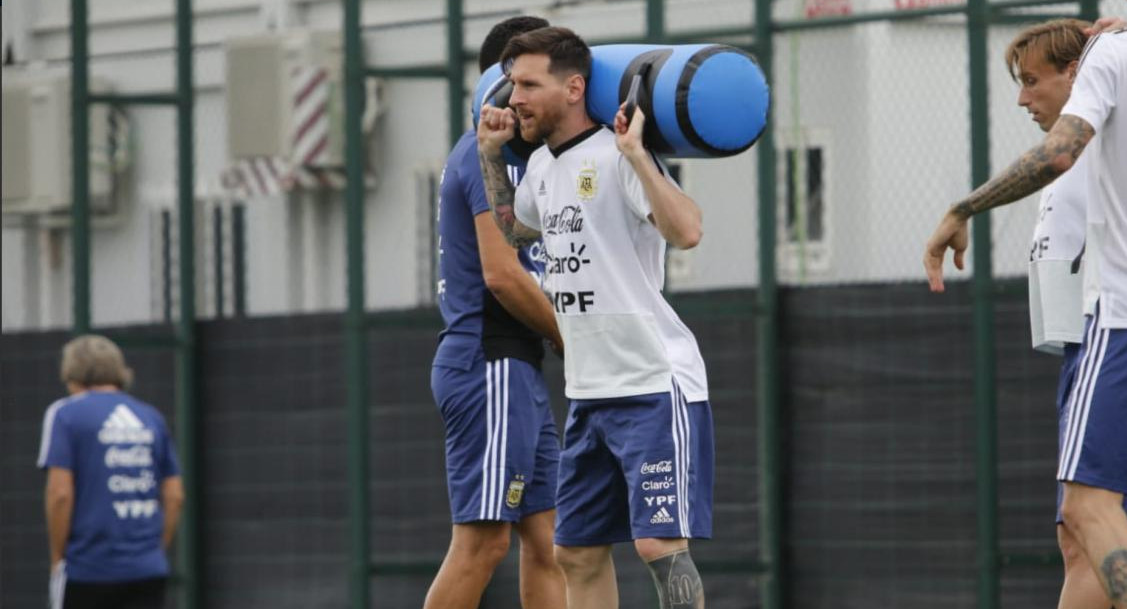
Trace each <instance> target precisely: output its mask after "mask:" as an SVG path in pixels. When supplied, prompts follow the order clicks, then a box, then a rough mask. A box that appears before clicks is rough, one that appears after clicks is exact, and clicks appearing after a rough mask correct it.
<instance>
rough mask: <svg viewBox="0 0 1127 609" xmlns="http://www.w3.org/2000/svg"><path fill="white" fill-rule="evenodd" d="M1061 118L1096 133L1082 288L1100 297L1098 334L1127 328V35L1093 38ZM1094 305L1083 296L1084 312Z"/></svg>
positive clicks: (1090, 164)
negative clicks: (1066, 117)
mask: <svg viewBox="0 0 1127 609" xmlns="http://www.w3.org/2000/svg"><path fill="white" fill-rule="evenodd" d="M1061 114H1062V115H1065V114H1069V115H1072V116H1076V117H1079V118H1081V119H1083V120H1084V121H1085V122H1086V123H1088V124H1089V125H1091V126H1092V128H1093V129H1095V131H1096V137H1095V138H1093V140H1092V141H1091V142H1089V143H1088V149H1089V150H1090V151H1091V154H1090V155H1089V156H1090V157H1091V158H1090V159H1089V160H1088V191H1089V201H1088V241H1087V245H1086V247H1085V258H1089V257H1090V258H1093V260H1092V261H1090V262H1089V263H1088V264H1087V269H1086V274H1087V275H1092V278H1090V279H1089V278H1086V279H1085V283H1086V285H1090V286H1091V287H1092V291H1093V296H1095V295H1096V294H1098V298H1099V303H1100V326H1101V328H1127V30H1120V31H1117V32H1105V33H1103V34H1099V35H1097V36H1094V37H1093V38H1092V40H1091V41H1089V42H1088V47H1087V48H1086V49H1085V50H1084V54H1083V55H1082V56H1081V58H1080V67H1079V69H1078V70H1077V73H1076V82H1075V83H1073V85H1072V95H1071V97H1069V99H1068V103H1066V104H1065V105H1064V108H1063V109H1062V110H1061ZM1094 305H1095V301H1094V299H1093V298H1091V297H1089V296H1088V295H1086V297H1085V303H1084V307H1085V312H1087V313H1091V312H1092V310H1093V309H1094Z"/></svg>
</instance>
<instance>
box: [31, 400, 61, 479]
mask: <svg viewBox="0 0 1127 609" xmlns="http://www.w3.org/2000/svg"><path fill="white" fill-rule="evenodd" d="M66 403H67V400H66V399H65V398H64V399H61V400H55V402H54V403H52V404H51V405H50V406H48V407H47V413H46V414H44V415H43V435H42V437H40V438H39V457H38V458H37V459H36V461H35V463H36V465H37V466H38V467H41V468H42V467H46V465H47V453H48V452H50V450H51V435H52V432H53V431H54V428H55V415H57V414H58V413H59V409H60V408H62V407H63V406H65V405H66Z"/></svg>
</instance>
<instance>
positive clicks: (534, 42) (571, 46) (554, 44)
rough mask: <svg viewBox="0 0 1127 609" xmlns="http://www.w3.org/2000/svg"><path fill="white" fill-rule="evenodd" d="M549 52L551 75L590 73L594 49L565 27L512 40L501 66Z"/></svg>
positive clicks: (503, 54)
mask: <svg viewBox="0 0 1127 609" xmlns="http://www.w3.org/2000/svg"><path fill="white" fill-rule="evenodd" d="M529 54H532V55H547V56H548V70H549V71H550V72H551V73H552V74H556V75H559V74H563V73H568V72H575V73H578V74H579V75H580V76H582V77H583V79H584V80H588V79H589V78H590V76H591V49H590V47H588V46H587V43H586V42H583V39H582V38H580V37H579V35H578V34H576V33H575V32H573V31H571V30H569V29H567V28H564V27H546V28H540V29H538V30H533V31H531V32H525V33H524V34H521V35H520V36H517V37H515V38H513V39H512V40H510V41H509V44H508V45H507V46H505V50H504V51H503V52H502V53H501V63H502V65H506V66H507V65H508V64H509V62H511V61H512V60H514V59H516V58H517V57H520V56H521V55H529Z"/></svg>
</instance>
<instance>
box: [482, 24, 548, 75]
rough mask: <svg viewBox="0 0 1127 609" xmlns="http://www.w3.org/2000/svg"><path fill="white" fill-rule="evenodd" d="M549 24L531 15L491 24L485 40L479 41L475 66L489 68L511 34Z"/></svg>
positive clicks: (497, 59)
mask: <svg viewBox="0 0 1127 609" xmlns="http://www.w3.org/2000/svg"><path fill="white" fill-rule="evenodd" d="M549 25H551V24H550V23H548V20H547V19H541V18H540V17H533V16H531V15H522V16H520V17H509V18H508V19H506V20H504V21H502V22H501V23H498V24H497V25H495V26H493V29H491V30H489V34H487V35H486V36H485V40H484V41H483V42H482V43H481V51H479V52H478V54H477V67H478V68H480V69H481V71H482V72H484V71H486V70H488V69H489V66H491V65H493V64H495V63H497V62H498V61H501V51H503V50H505V45H506V44H509V40H511V39H512V38H513V36H516V35H518V34H523V33H525V32H531V31H532V30H538V29H540V28H542V27H548V26H549Z"/></svg>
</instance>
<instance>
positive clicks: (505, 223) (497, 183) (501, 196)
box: [477, 150, 540, 248]
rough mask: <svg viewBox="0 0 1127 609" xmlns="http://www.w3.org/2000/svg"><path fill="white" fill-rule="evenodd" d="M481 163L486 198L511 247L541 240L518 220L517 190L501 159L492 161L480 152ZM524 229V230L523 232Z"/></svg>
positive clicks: (478, 154) (498, 225) (538, 235)
mask: <svg viewBox="0 0 1127 609" xmlns="http://www.w3.org/2000/svg"><path fill="white" fill-rule="evenodd" d="M477 156H478V160H479V162H480V163H481V178H482V180H484V182H485V198H486V199H487V200H488V201H489V207H490V209H492V210H493V219H494V220H495V221H496V222H497V227H498V228H500V229H501V233H502V234H503V235H505V240H506V241H508V242H509V245H511V246H513V247H516V248H520V247H525V246H527V245H530V244H532V243H533V242H535V241H536V240H537V239H539V238H540V234H539V233H537V232H536V231H532V230H529V229H528V228H527V227H525V226H524V225H523V224H521V223H520V222H519V221H518V220H517V216H516V212H515V211H514V208H513V204H514V201H515V199H516V188H515V187H514V186H513V183H512V181H511V180H509V172H508V167H506V165H505V160H504V159H503V158H501V157H498V158H495V159H491V158H489V157H488V156H486V155H485V153H484V152H481V151H480V150H479V151H478V153H477ZM521 229H524V230H521Z"/></svg>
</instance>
